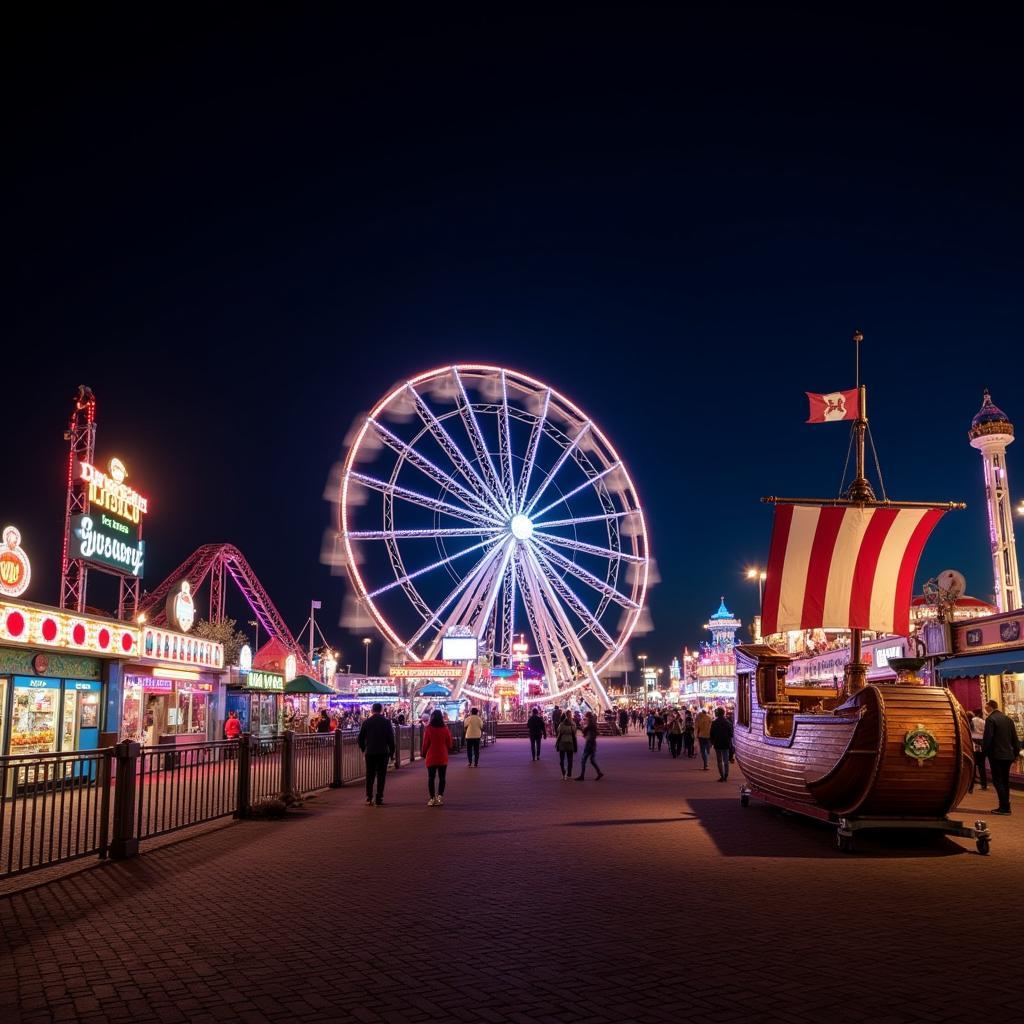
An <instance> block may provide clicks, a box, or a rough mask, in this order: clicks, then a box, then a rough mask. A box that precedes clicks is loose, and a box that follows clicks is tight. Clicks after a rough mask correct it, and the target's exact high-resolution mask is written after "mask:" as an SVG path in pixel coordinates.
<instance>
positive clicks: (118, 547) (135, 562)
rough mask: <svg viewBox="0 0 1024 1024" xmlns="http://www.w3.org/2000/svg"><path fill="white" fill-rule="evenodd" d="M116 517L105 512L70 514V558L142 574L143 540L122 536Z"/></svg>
mask: <svg viewBox="0 0 1024 1024" xmlns="http://www.w3.org/2000/svg"><path fill="white" fill-rule="evenodd" d="M120 525H121V524H119V523H118V522H117V520H115V519H112V518H111V517H110V516H105V515H102V514H100V515H96V516H92V515H87V516H72V518H71V536H70V538H69V552H70V555H71V557H72V558H84V559H85V560H86V561H87V562H95V563H97V564H99V565H103V566H106V567H107V568H109V569H115V570H117V571H118V572H121V573H124V574H125V575H127V576H137V577H140V578H141V576H142V564H143V560H144V558H145V554H146V542H145V541H144V540H138V539H135V540H133V539H132V538H130V537H126V536H124V534H122V533H121V531H120V530H119V529H118V526H120Z"/></svg>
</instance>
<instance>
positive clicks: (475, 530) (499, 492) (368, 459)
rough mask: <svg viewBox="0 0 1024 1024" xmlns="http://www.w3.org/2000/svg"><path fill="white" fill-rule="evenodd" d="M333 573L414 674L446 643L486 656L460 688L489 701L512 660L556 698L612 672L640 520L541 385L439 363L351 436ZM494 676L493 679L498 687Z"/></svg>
mask: <svg viewBox="0 0 1024 1024" xmlns="http://www.w3.org/2000/svg"><path fill="white" fill-rule="evenodd" d="M339 490H340V493H339V497H338V509H339V524H338V526H339V531H340V536H341V539H342V542H343V544H344V561H345V564H346V566H347V568H348V573H349V576H350V579H351V581H352V585H353V588H354V590H355V594H356V597H357V599H358V601H359V603H360V604H362V605H363V606H364V607H365V609H366V610H367V611H368V612H369V613H370V615H371V616H372V617H373V620H374V621H375V623H376V625H377V627H378V628H379V629H380V630H381V632H382V633H383V634H384V635H385V636H386V637H387V638H388V640H389V641H390V642H391V644H392V645H393V646H394V647H395V648H396V650H398V651H399V652H402V653H403V654H404V656H405V657H407V658H408V659H410V660H411V661H423V660H431V659H435V658H438V657H439V656H440V654H441V647H442V640H443V639H444V638H445V637H446V636H455V635H461V636H468V635H469V634H472V636H474V637H476V638H477V640H478V646H479V652H480V655H481V658H480V659H479V661H477V662H475V663H467V664H466V666H465V669H464V672H463V675H462V678H461V679H460V680H459V681H458V683H457V684H456V688H455V691H454V692H455V695H459V694H462V693H465V694H467V695H471V696H476V697H479V698H481V699H490V698H491V697H492V694H491V692H490V689H489V684H488V671H489V670H493V669H500V668H504V669H505V670H506V671H505V673H504V674H505V675H507V674H509V673H508V670H510V669H512V668H513V665H514V663H518V662H519V661H520V660H521V650H522V649H521V647H520V648H519V650H518V651H514V650H513V645H514V644H516V642H517V641H518V640H519V638H520V634H525V635H526V640H527V644H528V646H529V649H530V652H531V653H530V659H531V664H530V667H529V669H528V671H529V673H530V676H531V678H533V679H536V680H537V681H538V682H540V683H541V684H542V693H543V696H541V697H535V698H534V699H537V700H541V699H548V700H550V699H555V698H558V697H560V696H563V695H567V694H569V693H570V692H572V691H576V690H579V689H580V688H581V687H586V686H588V685H589V686H591V687H592V689H593V691H594V692H595V695H596V696H597V698H598V699H599V700H601V701H603V702H604V703H606V704H607V702H608V698H607V695H606V693H605V692H604V689H603V687H602V685H601V683H600V681H599V675H600V673H601V672H602V671H603V670H604V669H606V668H608V667H609V666H611V665H612V662H613V661H614V659H615V658H616V656H617V655H618V654H619V652H620V651H622V649H623V647H624V645H625V644H626V642H627V640H628V639H629V636H630V634H631V633H632V632H633V631H634V630H635V629H636V627H637V624H638V621H639V620H640V616H641V613H642V611H643V607H644V597H645V593H646V589H647V580H648V571H649V559H648V545H647V532H646V527H645V523H644V515H643V510H642V508H641V506H640V502H639V499H638V497H637V494H636V490H635V488H634V486H633V483H632V481H631V480H630V477H629V473H628V471H627V469H626V466H625V465H624V463H623V462H622V460H621V458H620V457H619V455H618V454H617V453H616V451H615V449H614V448H613V447H612V445H611V443H610V442H609V441H608V439H607V438H606V437H605V436H604V434H603V433H602V432H601V431H600V430H599V429H598V427H597V426H596V425H595V424H594V422H593V421H592V420H591V419H590V418H589V417H588V416H587V415H586V414H585V413H584V412H583V411H582V410H581V409H580V408H579V407H578V406H576V405H575V404H573V403H572V402H571V401H569V399H567V398H566V397H564V396H563V395H561V394H559V393H558V392H557V391H555V390H554V389H553V388H551V387H550V386H548V385H547V384H544V383H542V382H541V381H538V380H535V379H533V378H531V377H527V376H526V375H525V374H522V373H518V372H516V371H514V370H507V369H502V368H499V367H494V366H480V365H463V366H446V367H443V368H440V369H435V370H431V371H429V372H427V373H423V374H420V375H419V376H417V377H414V378H412V379H411V380H407V381H404V382H402V383H400V384H399V385H398V386H396V387H395V388H394V389H393V390H392V391H391V392H389V393H388V394H387V395H386V396H385V397H384V398H382V399H381V400H380V401H379V402H378V403H377V404H376V405H375V406H374V407H373V409H372V410H371V411H370V412H369V413H368V414H367V415H366V416H365V418H363V419H362V420H361V421H360V422H358V423H357V424H356V427H355V430H354V440H353V442H352V444H351V447H350V449H349V451H348V456H347V458H346V460H345V463H344V467H343V470H342V474H341V477H340V481H339ZM499 674H502V673H500V672H496V673H495V675H499Z"/></svg>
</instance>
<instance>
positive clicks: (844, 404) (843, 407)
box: [804, 388, 857, 423]
mask: <svg viewBox="0 0 1024 1024" xmlns="http://www.w3.org/2000/svg"><path fill="white" fill-rule="evenodd" d="M804 394H805V395H807V400H808V401H809V402H810V403H811V412H810V417H809V418H808V420H807V422H808V423H838V422H839V421H840V420H855V419H856V418H857V389H856V388H851V389H850V390H849V391H830V392H829V393H828V394H827V395H816V394H815V393H814V392H813V391H805V392H804Z"/></svg>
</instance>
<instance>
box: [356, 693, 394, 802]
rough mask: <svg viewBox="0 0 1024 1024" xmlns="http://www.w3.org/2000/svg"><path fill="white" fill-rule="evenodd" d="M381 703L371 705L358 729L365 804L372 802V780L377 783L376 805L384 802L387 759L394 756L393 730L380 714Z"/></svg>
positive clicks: (381, 710) (382, 707) (382, 708)
mask: <svg viewBox="0 0 1024 1024" xmlns="http://www.w3.org/2000/svg"><path fill="white" fill-rule="evenodd" d="M383 710H384V706H383V705H382V704H374V705H373V714H371V715H370V717H369V718H367V719H365V720H364V721H363V724H362V726H361V727H360V729H359V749H360V750H361V751H362V752H363V756H364V757H365V759H366V806H367V807H370V806H372V805H373V802H374V793H373V788H374V781H375V780H376V784H377V798H376V799H377V806H378V807H380V805H381V804H382V803H384V779H385V777H386V776H387V772H388V761H390V760H391V758H393V757H394V756H395V730H394V729H393V728H392V727H391V722H390V721H388V719H386V718H385V717H384V715H383V714H382V712H383Z"/></svg>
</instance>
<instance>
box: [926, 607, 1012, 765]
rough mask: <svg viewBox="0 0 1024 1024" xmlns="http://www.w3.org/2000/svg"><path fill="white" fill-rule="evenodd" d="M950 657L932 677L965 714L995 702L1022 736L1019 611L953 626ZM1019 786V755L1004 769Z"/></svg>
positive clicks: (940, 664) (938, 667)
mask: <svg viewBox="0 0 1024 1024" xmlns="http://www.w3.org/2000/svg"><path fill="white" fill-rule="evenodd" d="M952 633H953V650H954V652H956V653H955V655H954V657H951V658H947V659H946V660H945V661H942V662H940V663H939V665H938V666H937V668H936V675H937V676H938V678H939V680H940V681H941V683H942V685H943V686H948V687H949V689H950V690H951V691H952V692H953V693H954V694H955V695H956V697H957V699H958V700H959V701H960V703H961V704H962V705H963V706H964V707H965V708H966V709H967V710H968V711H975V710H977V709H979V708H981V709H984V707H985V702H986V701H989V700H995V701H998V702H999V708H1000V710H1001V711H1003V712H1004V713H1005V714H1006V715H1008V716H1009V717H1010V718H1011V719H1012V720H1013V723H1014V725H1015V726H1016V727H1017V734H1018V735H1019V736H1024V611H1015V612H1006V613H1004V614H1002V615H992V616H989V617H988V618H980V619H974V620H973V621H971V622H964V623H957V624H955V625H954V626H953V629H952ZM1010 779H1011V781H1013V782H1016V783H1018V784H1021V783H1024V754H1022V756H1021V757H1019V758H1017V760H1016V761H1014V763H1013V767H1012V768H1011V769H1010Z"/></svg>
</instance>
